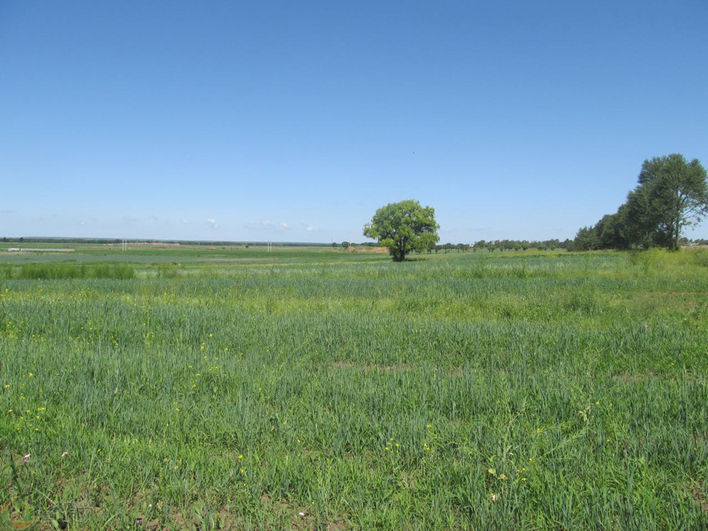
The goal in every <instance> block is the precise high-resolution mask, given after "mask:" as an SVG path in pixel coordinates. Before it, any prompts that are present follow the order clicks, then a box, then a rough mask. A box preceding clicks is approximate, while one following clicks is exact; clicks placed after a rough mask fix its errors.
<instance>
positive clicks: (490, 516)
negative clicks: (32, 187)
mask: <svg viewBox="0 0 708 531" xmlns="http://www.w3.org/2000/svg"><path fill="white" fill-rule="evenodd" d="M92 252H94V251H92ZM101 252H103V253H104V254H105V256H100V252H99V251H98V250H96V251H95V254H91V253H90V252H86V253H81V252H77V253H76V254H75V256H72V258H73V259H76V260H85V263H84V262H82V263H76V264H60V263H57V264H52V263H50V260H51V257H44V256H42V257H37V258H35V259H34V260H35V261H37V262H38V261H40V260H45V261H46V262H42V263H34V264H32V265H23V264H24V263H23V262H21V261H20V260H21V259H23V258H22V257H16V258H5V257H3V258H2V259H3V260H6V261H7V263H6V266H4V267H5V269H3V271H4V272H5V274H3V275H0V352H1V353H2V354H1V357H0V379H1V381H0V507H2V508H3V512H2V514H0V520H3V521H5V522H9V521H10V519H12V520H13V521H15V522H38V524H39V526H40V527H42V528H50V527H52V526H54V527H58V528H65V527H69V528H73V529H88V528H117V529H126V528H132V527H135V526H138V527H144V528H147V529H157V528H162V527H163V526H170V527H173V528H174V527H176V528H188V527H192V526H193V527H197V528H200V529H214V528H219V527H221V528H233V527H237V528H250V527H259V528H284V527H290V526H295V527H298V528H310V527H313V528H314V527H320V528H328V527H329V528H333V529H337V528H364V529H371V528H382V527H384V528H407V527H421V528H454V527H463V528H467V527H474V528H478V529H489V528H554V529H583V528H597V527H601V528H610V529H622V528H665V529H675V528H692V529H699V528H703V527H705V526H706V524H707V523H708V501H707V500H708V357H707V356H706V330H707V329H708V313H707V312H708V297H707V296H706V295H707V294H708V253H707V252H706V251H705V250H692V251H681V252H678V253H666V252H661V251H650V252H645V253H636V254H630V253H616V252H602V253H582V254H576V253H568V252H565V251H563V252H560V253H552V252H536V251H534V252H530V251H528V252H513V251H510V252H506V253H486V252H485V253H449V254H443V253H441V254H438V255H435V254H432V255H423V256H420V257H419V258H420V259H418V260H416V261H409V262H403V263H393V262H391V261H390V259H387V257H386V256H385V255H377V254H370V255H366V254H358V253H351V252H346V251H344V250H341V249H339V250H332V249H329V250H327V249H318V250H316V251H312V250H307V249H302V250H292V251H285V250H281V249H276V250H275V251H273V252H272V253H271V254H269V255H266V254H265V251H263V250H258V251H255V250H253V251H252V250H243V249H241V250H239V249H233V250H229V249H226V250H215V251H207V250H204V249H200V250H195V249H191V248H184V249H177V250H165V251H156V250H152V251H150V252H151V253H152V254H149V252H147V251H140V252H130V251H129V252H128V253H119V252H118V251H116V252H115V253H114V254H110V253H108V254H106V253H105V251H101ZM249 252H253V253H254V254H253V255H250V254H248V253H249ZM298 252H299V253H301V254H298ZM162 253H167V254H162ZM210 253H218V260H214V255H213V254H210ZM99 259H100V260H102V261H103V262H98V263H94V262H91V260H99ZM10 260H15V262H10ZM117 260H120V261H119V262H118V261H117ZM104 268H105V269H104ZM77 270H78V271H82V273H81V274H76V275H74V273H73V272H74V271H77ZM70 271H71V273H69V272H70ZM99 271H103V272H104V273H99ZM8 272H9V273H8ZM35 272H36V274H35ZM119 272H125V276H123V275H124V273H119ZM6 502H7V503H6Z"/></svg>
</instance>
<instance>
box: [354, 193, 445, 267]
mask: <svg viewBox="0 0 708 531" xmlns="http://www.w3.org/2000/svg"><path fill="white" fill-rule="evenodd" d="M438 228H440V226H439V225H438V224H437V222H436V221H435V209H434V208H432V207H423V206H421V205H420V203H419V202H418V201H415V200H413V199H408V200H406V201H400V202H398V203H390V204H388V205H386V206H383V207H381V208H379V209H378V210H377V211H376V214H374V217H373V218H372V219H371V222H370V223H367V224H366V225H365V226H364V236H368V237H369V238H373V239H376V240H378V241H379V244H380V245H383V246H384V247H388V252H389V253H390V254H391V256H392V257H393V260H394V261H395V262H401V261H403V260H405V258H406V255H407V254H408V253H410V252H412V251H418V252H424V251H427V250H428V249H430V248H432V247H433V246H434V245H435V243H436V242H437V241H438V240H439V239H440V238H439V236H438V232H437V230H438Z"/></svg>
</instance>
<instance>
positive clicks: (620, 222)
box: [573, 154, 708, 251]
mask: <svg viewBox="0 0 708 531" xmlns="http://www.w3.org/2000/svg"><path fill="white" fill-rule="evenodd" d="M707 213H708V187H707V185H706V170H705V169H704V168H703V166H701V164H700V162H699V161H698V160H696V159H694V160H692V161H691V162H687V161H686V159H685V158H684V157H683V155H678V154H673V155H668V156H666V157H657V158H653V159H651V160H646V161H644V164H643V165H642V169H641V171H640V173H639V179H638V184H637V186H636V188H635V189H634V190H632V191H631V192H629V194H628V195H627V201H626V202H625V203H624V204H623V205H621V206H620V207H619V208H618V209H617V212H615V213H614V214H607V215H605V216H603V217H602V219H601V220H600V221H598V222H597V223H596V224H595V225H594V226H592V227H583V228H581V229H580V230H579V231H578V234H577V235H576V237H575V240H574V241H573V250H576V251H588V250H593V249H647V248H649V247H655V246H656V247H665V248H667V249H678V248H679V247H680V246H681V245H686V244H689V243H690V240H687V239H686V238H682V237H681V231H682V230H683V228H684V227H687V226H689V225H692V224H694V223H696V222H698V221H700V220H701V218H702V217H703V216H705V215H706V214H707ZM702 242H705V240H697V241H696V243H702Z"/></svg>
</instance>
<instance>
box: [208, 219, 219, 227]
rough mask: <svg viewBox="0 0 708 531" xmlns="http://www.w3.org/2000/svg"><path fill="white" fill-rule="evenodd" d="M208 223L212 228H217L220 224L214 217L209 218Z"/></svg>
mask: <svg viewBox="0 0 708 531" xmlns="http://www.w3.org/2000/svg"><path fill="white" fill-rule="evenodd" d="M207 223H208V224H209V226H210V227H211V228H212V229H215V228H216V227H218V225H217V224H216V220H215V219H214V218H207Z"/></svg>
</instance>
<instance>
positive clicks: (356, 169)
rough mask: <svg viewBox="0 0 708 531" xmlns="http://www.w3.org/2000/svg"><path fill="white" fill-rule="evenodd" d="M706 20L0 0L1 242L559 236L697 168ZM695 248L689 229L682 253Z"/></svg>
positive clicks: (643, 14) (527, 11)
mask: <svg viewBox="0 0 708 531" xmlns="http://www.w3.org/2000/svg"><path fill="white" fill-rule="evenodd" d="M707 22H708V2H705V0H676V1H673V2H668V1H660V2H658V1H650V0H649V1H648V0H643V1H619V2H618V1H604V0H601V1H594V2H573V1H567V0H563V1H542V0H539V1H537V2H528V1H500V2H491V1H489V2H476V1H472V0H468V1H454V2H451V1H444V0H443V1H438V2H412V1H407V2H385V1H376V2H363V1H360V2H346V3H345V2H332V1H327V2H306V1H303V2H285V1H283V2H248V3H247V2H243V3H240V2H216V1H215V2H180V1H166V2H112V3H111V2H94V1H86V2H77V1H66V2H26V1H19V0H18V1H16V2H9V1H4V0H0V184H1V185H2V186H1V188H0V235H8V236H84V237H122V238H180V239H219V240H273V241H313V242H329V241H333V240H334V241H342V240H350V241H364V240H365V238H364V237H363V236H362V227H363V225H364V224H365V223H366V222H367V221H368V220H369V219H370V218H371V216H372V215H373V213H374V212H375V210H376V208H378V207H379V206H382V205H384V204H386V203H389V202H392V201H398V200H402V199H408V198H414V199H418V200H419V201H420V202H421V203H423V204H424V205H430V206H433V207H435V209H436V214H437V218H438V222H439V223H440V225H441V230H440V236H441V240H442V241H453V242H472V241H476V240H479V239H499V238H513V239H523V238H527V239H545V238H554V237H557V238H561V239H562V238H566V237H570V238H572V237H573V236H574V235H575V232H576V231H577V229H578V228H579V227H580V226H584V225H590V224H594V223H595V222H596V221H597V220H598V219H599V218H600V217H601V216H602V215H603V214H606V213H612V212H614V211H615V210H616V208H617V207H618V206H619V205H620V204H621V203H622V202H623V201H624V200H625V198H626V194H627V192H628V191H629V190H630V189H632V188H633V187H634V186H635V184H636V178H637V174H638V173H639V169H640V167H641V164H642V161H643V160H645V159H647V158H651V157H654V156H660V155H665V154H669V153H676V152H678V153H683V154H684V155H685V156H686V157H687V158H689V159H693V158H698V159H699V160H701V162H702V163H703V164H704V166H707V165H708V97H706V95H708V60H707V59H706V58H708V33H707V32H706V31H705V27H706V23H707ZM689 235H690V236H692V237H703V238H707V237H708V223H706V222H703V224H701V225H700V226H699V227H697V228H696V229H694V230H692V231H691V232H690V233H689Z"/></svg>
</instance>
